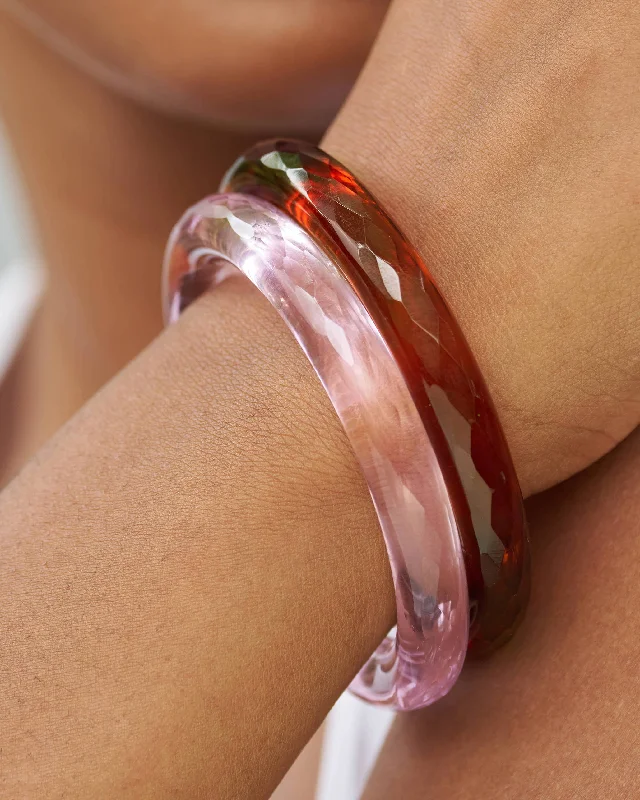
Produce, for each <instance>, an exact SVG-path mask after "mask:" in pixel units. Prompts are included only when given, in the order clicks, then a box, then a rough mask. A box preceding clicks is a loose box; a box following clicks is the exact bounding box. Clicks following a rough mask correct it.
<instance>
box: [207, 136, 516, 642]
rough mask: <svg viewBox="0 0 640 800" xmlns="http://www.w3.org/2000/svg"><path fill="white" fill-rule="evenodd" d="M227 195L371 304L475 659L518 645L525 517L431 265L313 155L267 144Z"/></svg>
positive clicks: (301, 147)
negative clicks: (438, 509)
mask: <svg viewBox="0 0 640 800" xmlns="http://www.w3.org/2000/svg"><path fill="white" fill-rule="evenodd" d="M222 189H223V190H224V191H234V192H244V193H249V194H252V195H255V196H257V197H261V198H263V199H265V200H268V201H269V202H271V203H273V204H274V205H276V206H278V207H279V208H281V209H282V210H284V211H286V212H287V213H288V214H290V215H291V216H293V217H294V218H295V219H296V220H297V221H298V222H299V223H300V225H301V226H302V227H303V228H305V230H307V231H309V233H310V234H311V235H312V236H313V238H314V239H315V241H316V242H317V243H318V245H319V246H320V247H321V248H322V249H323V250H324V252H326V253H327V254H328V255H330V257H331V258H332V260H333V261H334V263H335V264H337V265H338V268H339V270H340V271H341V273H342V275H343V277H344V279H345V280H346V281H347V282H349V284H350V285H351V286H352V287H353V289H354V290H355V292H356V293H357V294H358V295H359V296H360V297H362V298H363V300H364V303H365V305H366V307H367V309H368V311H369V314H370V315H371V316H372V319H373V320H374V324H375V325H376V327H377V329H378V330H379V332H380V335H381V337H382V338H383V339H384V341H385V343H386V344H387V346H388V347H389V349H390V350H391V352H392V353H393V355H394V357H395V359H396V361H397V363H398V365H399V367H400V370H401V371H402V374H403V376H404V378H405V381H406V384H407V386H408V388H409V391H410V393H411V396H412V398H413V401H414V402H415V404H416V406H417V408H418V410H419V413H420V416H421V418H422V422H423V425H424V427H425V430H426V431H427V433H428V435H429V438H430V441H431V443H432V446H433V448H434V451H435V452H436V454H437V458H438V462H439V464H440V466H441V470H442V474H443V476H444V480H445V482H446V486H447V492H448V496H449V501H450V505H451V508H452V512H453V514H454V517H455V520H456V526H457V528H458V530H459V531H460V536H461V539H462V547H463V553H464V559H465V566H466V571H467V580H468V587H469V600H470V637H469V651H470V653H473V654H476V655H484V654H486V653H489V652H491V651H492V650H493V649H495V647H497V646H499V645H500V644H501V643H502V642H504V641H505V640H506V639H508V638H509V637H510V635H511V634H512V632H513V630H514V629H515V627H516V626H517V623H518V622H519V620H520V619H521V617H522V615H523V612H524V609H525V607H526V603H527V599H528V595H529V581H530V576H529V570H530V562H529V549H528V538H527V528H526V521H525V517H524V507H523V503H522V497H521V494H520V488H519V485H518V481H517V477H516V474H515V470H514V468H513V463H512V461H511V457H510V455H509V451H508V448H507V444H506V440H505V438H504V434H503V432H502V428H501V426H500V423H499V421H498V418H497V415H496V412H495V409H494V406H493V403H492V401H491V398H490V396H489V392H488V390H487V387H486V385H485V382H484V380H483V378H482V375H481V374H480V371H479V369H478V366H477V364H476V362H475V359H474V358H473V356H472V354H471V352H470V350H469V346H468V345H467V343H466V341H465V339H464V336H463V334H462V332H461V330H460V328H459V327H458V325H457V323H456V321H455V320H454V318H453V316H452V314H451V312H450V311H449V309H448V307H447V305H446V303H445V301H444V300H443V298H442V296H441V295H440V293H439V291H438V289H437V287H436V285H435V283H434V281H433V278H432V276H431V273H430V272H429V270H428V268H427V266H426V264H425V263H424V261H423V260H422V259H421V257H420V255H419V254H418V253H417V251H416V250H415V248H413V247H412V245H411V244H410V243H409V242H408V240H407V239H406V238H405V236H404V235H403V234H402V233H401V232H400V230H399V229H398V228H397V226H396V225H395V224H394V223H393V222H392V221H391V219H390V218H389V217H388V216H387V215H386V214H385V212H384V211H383V210H382V208H381V206H380V204H379V203H377V202H376V200H375V198H374V197H373V196H372V195H371V194H370V193H369V192H368V191H367V190H366V189H365V188H364V187H363V186H362V185H361V184H360V183H359V182H358V180H357V179H356V178H355V177H354V176H353V175H352V174H351V173H350V172H349V171H348V170H347V169H346V168H345V167H343V166H342V165H341V164H339V163H338V162H336V161H335V160H333V159H332V158H330V157H329V156H328V155H327V154H326V153H324V152H322V151H321V150H319V149H318V148H316V147H314V146H312V145H307V144H304V143H301V142H295V141H287V140H274V141H270V142H265V143H262V144H259V145H257V146H256V147H255V148H253V149H252V150H250V151H249V152H248V153H246V154H245V155H244V156H243V157H241V158H240V159H238V161H237V162H236V163H235V164H234V165H233V167H232V168H231V169H230V170H229V172H228V174H227V176H226V178H225V180H224V181H223V184H222Z"/></svg>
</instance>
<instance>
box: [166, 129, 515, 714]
mask: <svg viewBox="0 0 640 800" xmlns="http://www.w3.org/2000/svg"><path fill="white" fill-rule="evenodd" d="M223 188H225V189H229V190H233V192H234V193H233V194H224V195H218V196H214V197H211V198H208V199H206V200H204V201H202V202H201V203H200V204H198V205H197V206H195V207H194V208H193V209H191V210H190V211H188V212H187V214H186V215H185V216H184V217H183V219H182V220H181V222H180V223H179V224H178V225H177V226H176V228H175V229H174V232H173V234H172V237H171V240H170V243H169V247H168V250H167V258H166V263H165V276H164V280H165V286H164V299H165V313H166V316H167V318H168V319H170V320H173V319H175V318H176V317H177V316H178V315H179V313H180V312H181V310H182V309H183V308H184V307H185V306H186V305H188V304H189V302H191V300H193V299H194V298H195V297H196V296H198V294H199V293H201V292H202V291H204V290H205V289H206V288H208V287H211V286H213V285H215V284H216V283H218V282H219V281H220V280H223V279H224V278H225V277H226V276H227V275H229V274H230V273H232V272H235V271H237V270H240V272H242V273H243V274H245V275H246V276H247V277H248V278H249V279H250V280H251V281H252V282H253V283H254V284H255V285H256V286H257V287H258V288H259V289H260V290H261V291H262V293H263V294H264V295H265V296H266V297H267V299H268V300H269V301H270V302H271V303H272V304H273V305H274V306H275V307H276V308H277V309H278V311H279V312H280V314H281V316H282V317H283V318H284V320H285V321H286V322H287V324H288V325H289V327H290V328H291V330H292V331H293V333H294V335H295V336H296V338H297V339H298V341H299V342H300V344H301V346H302V347H303V349H304V350H305V352H306V353H307V355H308V357H309V359H310V361H311V363H312V364H313V366H314V368H315V370H316V372H317V373H318V375H319V377H320V379H321V380H322V382H323V384H324V386H325V388H326V390H327V392H328V394H329V397H330V398H331V400H332V402H333V404H334V407H335V408H336V411H337V412H338V415H339V416H340V419H341V421H342V423H343V425H344V427H345V431H346V432H347V435H348V437H349V439H350V441H351V444H352V446H353V449H354V452H355V455H356V457H357V458H358V461H359V463H360V465H361V468H362V470H363V473H364V476H365V478H366V480H367V482H368V485H369V488H370V491H371V495H372V499H373V501H374V504H375V507H376V510H377V512H378V516H379V519H380V524H381V528H382V532H383V534H384V537H385V542H386V545H387V550H388V553H389V557H390V561H391V566H392V574H393V578H394V583H395V588H396V599H397V607H398V622H397V632H396V631H394V632H391V633H390V635H389V636H388V637H387V638H386V639H385V641H384V642H383V643H382V644H381V646H380V647H379V648H378V649H377V651H376V652H375V653H374V654H373V656H372V657H371V659H370V660H369V661H368V663H367V664H366V665H365V667H364V668H363V670H362V671H361V672H360V674H359V675H358V677H357V678H356V680H355V681H354V683H353V685H352V690H353V691H354V692H355V693H356V694H358V695H360V696H361V697H364V698H365V699H367V700H370V701H372V702H377V703H385V704H391V705H393V706H395V707H396V708H399V709H413V708H419V707H421V706H424V705H428V704H429V703H431V702H433V701H434V700H436V699H438V698H439V697H441V696H442V695H443V694H445V693H446V692H447V691H448V690H449V689H450V688H451V686H452V685H453V683H454V682H455V680H456V678H457V676H458V674H459V671H460V669H461V667H462V663H463V661H464V658H465V653H466V651H467V645H469V648H470V650H471V651H472V652H473V651H475V652H477V653H482V652H488V651H489V650H490V649H492V648H493V647H495V646H496V645H497V644H499V643H500V642H502V641H504V640H505V639H506V638H507V637H508V636H509V635H510V633H511V632H512V630H513V629H514V627H515V625H516V623H517V621H518V619H519V618H520V616H521V614H522V611H523V609H524V606H525V603H526V597H527V592H528V566H529V564H528V550H527V538H526V528H525V525H524V516H523V510H522V501H521V498H520V494H519V490H518V485H517V481H516V478H515V473H514V470H513V466H512V464H511V461H510V459H509V454H508V451H507V448H506V444H505V441H504V437H503V435H502V431H501V429H500V426H499V423H498V421H497V418H496V416H495V412H494V410H493V407H492V405H491V402H490V399H489V396H488V393H487V391H486V388H485V386H484V384H483V381H482V378H481V376H480V374H479V372H478V368H477V366H476V365H475V362H474V360H473V358H472V357H471V354H470V353H469V350H468V347H467V345H466V343H465V341H464V339H463V337H462V335H461V333H460V331H459V329H458V328H457V326H456V325H455V323H454V321H453V319H452V317H451V314H450V312H449V311H448V309H447V307H446V305H445V304H444V302H443V301H442V298H441V297H440V295H439V294H438V292H437V290H436V288H435V286H434V284H433V281H432V280H431V277H430V275H429V273H428V272H427V270H426V268H425V267H424V264H423V263H422V262H421V261H420V259H419V257H418V256H417V254H416V252H415V251H414V250H413V249H412V248H411V246H410V245H409V244H408V243H407V242H406V240H405V239H404V238H403V237H402V235H401V234H400V233H399V231H398V230H397V228H396V227H395V226H394V225H393V223H391V221H390V220H389V219H388V217H386V215H384V213H383V212H382V211H381V210H380V209H379V207H378V206H377V204H376V203H375V201H374V200H373V199H372V198H371V196H370V195H369V194H368V193H367V192H366V190H364V189H363V187H361V186H360V185H359V184H358V183H357V181H356V180H355V178H354V177H353V176H352V175H350V174H349V173H348V172H347V171H346V170H345V169H344V168H343V167H341V166H340V165H338V164H336V162H334V161H332V160H331V159H330V158H329V157H328V156H327V155H326V154H324V153H322V152H321V151H319V150H317V149H316V148H311V147H309V146H307V145H300V144H298V143H291V142H273V143H267V144H265V145H261V146H258V147H257V148H256V149H254V150H253V151H251V152H250V153H248V154H247V155H246V156H245V157H243V158H242V159H240V160H239V161H238V162H237V163H236V165H234V167H233V168H232V170H231V171H230V173H229V174H228V176H227V178H226V179H225V184H224V186H223Z"/></svg>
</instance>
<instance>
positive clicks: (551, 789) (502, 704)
mask: <svg viewBox="0 0 640 800" xmlns="http://www.w3.org/2000/svg"><path fill="white" fill-rule="evenodd" d="M639 473H640V436H639V435H638V432H636V433H635V434H634V435H633V436H632V437H631V439H630V440H629V441H627V442H625V444H623V445H621V447H620V448H619V449H617V450H616V451H615V452H614V453H612V454H611V455H610V456H608V457H607V458H606V459H605V460H603V461H601V462H599V463H598V464H597V465H595V466H594V467H592V468H591V469H590V470H589V471H588V472H586V473H584V474H583V475H580V476H578V477H576V478H574V479H573V480H572V481H570V482H569V483H566V484H564V485H562V486H559V487H557V488H556V489H553V490H551V491H549V492H547V493H546V494H545V495H541V496H540V497H539V498H536V499H535V501H533V502H531V503H530V512H531V513H530V520H531V525H532V535H533V542H534V569H535V582H534V592H533V597H532V602H531V607H530V609H529V614H528V617H527V621H526V623H525V625H524V627H523V629H522V631H521V632H520V634H519V635H518V636H517V637H516V639H515V640H514V641H513V642H511V644H510V645H509V647H507V648H505V649H504V650H503V651H502V652H501V653H499V654H498V655H497V657H496V658H494V659H493V660H492V661H491V662H487V663H486V664H478V665H473V666H471V667H469V668H467V669H466V670H465V672H464V673H463V677H462V679H461V681H460V682H459V683H458V685H457V686H456V688H455V689H454V691H453V692H452V693H451V694H450V695H449V696H448V697H447V698H446V700H445V701H443V702H442V703H439V704H438V705H436V706H434V707H432V708H431V709H427V710H425V711H424V712H419V713H417V714H412V715H409V716H403V717H401V718H398V720H397V722H396V723H395V727H394V729H393V730H392V732H391V734H390V736H389V739H388V741H387V743H386V744H385V747H384V748H383V751H382V754H381V756H380V759H379V762H378V764H377V766H376V769H375V770H374V772H373V774H372V776H371V778H370V782H369V786H368V790H367V791H366V792H365V796H364V800H383V798H389V797H402V798H403V800H423V798H425V796H428V797H433V798H438V799H439V798H445V797H446V798H447V800H463V798H464V800H467V798H469V800H470V799H471V798H475V800H489V798H496V797H500V798H502V797H505V798H507V797H508V798H512V797H518V798H522V800H533V798H540V797H544V798H545V800H567V798H572V799H573V798H580V800H596V798H597V800H616V799H617V798H621V797H634V796H636V794H637V791H638V755H639V753H640V740H639V739H638V725H637V720H638V712H639V711H640V702H639V701H638V691H639V689H640V678H639V677H638V639H639V638H640V620H639V619H638V614H637V613H636V609H637V600H638V581H639V579H640V569H639V567H638V564H639V563H640V524H639V523H638V517H639V512H640V485H639V483H638V474H639Z"/></svg>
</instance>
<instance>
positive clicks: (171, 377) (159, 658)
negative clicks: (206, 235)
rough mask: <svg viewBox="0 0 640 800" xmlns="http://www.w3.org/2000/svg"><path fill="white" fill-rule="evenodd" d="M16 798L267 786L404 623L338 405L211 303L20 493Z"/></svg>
mask: <svg viewBox="0 0 640 800" xmlns="http://www.w3.org/2000/svg"><path fill="white" fill-rule="evenodd" d="M0 503H1V507H0V518H1V519H2V537H1V539H0V548H1V555H0V570H1V574H0V607H1V608H2V614H1V616H0V624H1V627H2V631H1V633H0V636H1V639H2V642H3V647H2V650H1V653H0V659H1V660H0V676H1V681H2V686H1V688H0V718H1V719H2V720H3V724H2V733H1V734H0V739H1V745H0V746H1V748H2V759H1V761H0V794H2V796H6V797H14V798H18V797H31V796H34V794H37V795H38V797H41V798H48V797H52V798H53V797H58V796H61V795H62V794H63V793H65V796H82V797H84V798H89V797H96V798H97V797H106V796H110V797H120V798H123V799H124V798H127V797H132V798H134V797H135V798H141V797H153V798H162V797H172V798H174V797H195V796H211V795H215V796H216V797H221V798H222V797H239V796H244V797H263V796H267V795H268V794H269V793H270V791H271V790H272V789H273V788H274V787H275V786H276V784H277V783H278V780H279V778H280V777H281V776H282V774H283V773H284V771H285V770H286V769H287V767H288V766H289V764H290V763H291V761H292V760H293V758H294V756H295V754H296V753H297V752H298V750H299V749H300V748H301V747H302V745H303V744H304V742H305V741H306V740H307V739H308V738H309V736H310V735H311V733H312V732H313V730H314V729H315V727H316V726H317V725H318V724H319V723H320V721H321V719H322V718H323V716H324V714H326V712H327V711H328V709H329V708H330V706H331V704H332V703H333V702H334V700H335V699H336V697H337V696H338V694H339V693H340V692H341V691H342V690H343V689H344V688H345V686H346V684H347V682H348V681H349V680H350V678H351V677H352V675H353V674H354V672H355V671H356V669H357V668H358V667H359V666H360V664H361V663H362V662H363V661H364V659H365V658H366V657H367V656H368V655H369V653H370V652H371V651H372V650H373V649H374V648H375V646H376V645H377V643H378V642H379V641H380V639H381V638H382V636H383V635H384V633H385V632H386V630H387V629H388V628H389V626H390V625H391V623H392V618H393V607H394V606H393V592H392V588H391V583H390V578H389V577H388V566H387V560H386V556H385V553H384V546H383V544H382V538H381V536H380V535H379V533H378V529H377V524H376V521H375V514H374V512H373V509H372V508H371V505H370V501H369V498H368V494H367V491H366V488H365V486H364V485H363V481H362V479H361V478H360V475H359V472H358V469H357V467H356V466H355V464H354V462H353V456H352V455H351V452H350V450H349V447H348V445H347V443H346V440H345V438H344V436H343V434H342V432H341V428H340V425H339V422H338V420H337V418H336V417H335V415H334V412H333V410H332V408H331V406H330V404H329V402H328V400H327V399H326V397H325V396H324V393H323V390H322V388H321V386H320V384H319V382H318V381H317V379H316V377H315V375H314V374H313V372H312V370H311V369H310V367H309V366H308V364H307V363H306V361H305V359H304V356H303V355H302V353H301V352H299V349H298V346H297V344H296V343H295V342H294V341H293V339H292V338H291V337H290V335H289V334H288V332H287V331H286V329H285V328H284V326H283V325H282V323H281V322H280V320H279V319H278V318H277V316H276V315H275V312H273V311H272V310H271V309H270V308H269V307H268V306H267V304H266V303H265V302H264V301H263V300H262V299H261V298H260V297H259V296H256V293H255V292H254V291H253V290H249V289H248V288H246V287H242V288H241V287H237V286H236V287H230V288H223V289H221V290H220V291H219V292H218V293H216V295H214V296H212V297H210V298H205V299H204V301H203V302H201V303H200V304H198V305H197V306H196V307H194V309H193V310H192V311H190V312H189V313H188V314H187V315H185V318H184V319H183V320H182V321H181V322H180V323H179V324H178V325H177V326H176V327H175V328H173V329H171V330H169V331H168V332H167V333H166V334H165V335H164V336H163V337H161V339H160V340H158V342H156V343H155V344H154V345H153V346H152V347H151V348H150V349H149V350H147V351H146V352H145V353H143V354H142V355H141V356H140V357H139V359H137V360H136V361H135V362H134V363H133V364H132V365H131V366H130V367H129V368H128V369H127V370H126V371H125V372H124V373H123V374H122V375H121V376H119V377H118V378H117V379H116V380H115V381H113V382H112V383H111V384H110V385H109V386H107V387H106V389H105V390H104V391H103V392H102V393H101V394H99V395H98V396H97V397H96V398H95V399H94V400H93V401H92V402H91V403H90V404H89V405H88V406H87V407H86V408H85V409H84V410H83V411H82V412H81V413H80V414H79V415H78V416H77V417H76V418H75V419H74V420H73V421H72V422H71V423H70V424H69V425H68V426H67V427H66V428H65V429H63V431H62V432H61V434H60V435H59V436H58V437H57V438H55V439H54V440H53V441H52V442H51V443H50V444H49V445H48V446H47V447H46V448H45V450H44V451H43V452H41V454H40V455H39V456H38V458H37V459H36V460H35V461H34V462H32V463H31V464H30V465H29V466H28V467H27V469H26V470H24V471H23V473H22V474H21V475H20V476H19V477H18V478H17V479H16V480H15V481H14V482H13V484H11V485H10V486H9V488H8V489H7V490H6V491H5V493H4V494H3V495H2V497H1V499H0Z"/></svg>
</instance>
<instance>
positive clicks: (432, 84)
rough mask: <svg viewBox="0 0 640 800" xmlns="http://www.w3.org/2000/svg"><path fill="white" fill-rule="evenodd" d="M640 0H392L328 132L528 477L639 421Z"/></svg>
mask: <svg viewBox="0 0 640 800" xmlns="http://www.w3.org/2000/svg"><path fill="white" fill-rule="evenodd" d="M639 34H640V5H638V3H636V2H634V0H624V1H623V2H618V3H614V4H611V3H609V4H602V3H600V2H592V0H578V2H572V3H570V4H569V5H567V4H566V3H562V2H557V0H544V1H543V2H537V3H530V2H521V0H446V1H445V2H441V1H440V0H432V1H430V2H424V1H423V0H396V1H395V2H394V3H393V4H392V6H391V9H390V11H389V15H388V18H387V21H386V22H385V26H384V29H383V32H382V34H381V36H380V38H379V40H378V42H377V44H376V47H375V48H374V51H373V53H372V56H371V58H370V60H369V62H368V64H367V66H366V67H365V69H364V71H363V73H362V75H361V77H360V79H359V81H358V83H357V85H356V87H355V89H354V91H353V92H352V94H351V96H350V98H349V101H348V102H347V103H346V104H345V106H344V108H343V110H342V112H341V113H340V115H339V116H338V118H337V120H336V122H335V123H334V125H333V127H332V129H331V130H330V131H329V134H328V136H327V137H326V140H325V142H326V147H327V149H328V150H329V152H331V153H333V154H334V155H335V156H336V157H337V158H339V159H341V160H342V161H344V162H345V163H346V164H347V165H348V166H349V167H350V168H351V169H352V170H353V171H354V172H355V173H356V174H357V175H358V176H359V177H360V178H361V179H362V180H363V181H364V182H365V183H366V184H367V185H368V186H369V188H370V189H371V190H372V191H373V192H374V193H375V194H377V195H378V196H379V197H380V199H381V200H382V201H383V202H384V204H385V206H386V207H387V209H388V210H389V211H390V212H391V214H392V215H393V217H394V219H395V220H396V221H397V222H398V223H399V224H400V225H401V227H402V228H403V229H404V230H406V231H407V233H408V234H409V235H410V237H411V239H412V241H413V242H414V244H416V245H417V246H418V248H419V249H420V251H421V253H422V254H423V256H424V257H425V260H426V262H427V264H428V266H429V268H430V269H431V270H432V272H433V273H434V275H435V277H436V280H437V283H438V285H439V286H440V288H441V289H442V291H443V294H444V296H445V298H446V299H447V301H448V302H449V304H450V305H451V306H452V307H453V310H454V312H455V314H456V316H457V318H458V320H459V321H460V323H461V325H462V328H463V331H464V333H465V335H466V337H467V339H468V340H469V342H470V344H471V349H472V350H473V352H474V354H475V355H476V357H477V359H478V361H479V362H480V366H481V368H482V370H483V372H484V375H485V378H486V379H487V381H488V383H489V387H490V389H491V391H492V394H493V397H494V400H495V401H496V403H497V405H498V407H499V409H500V414H501V420H502V423H503V426H504V428H505V431H506V433H507V438H508V439H509V444H510V447H511V451H512V454H513V457H514V461H515V464H516V469H517V471H518V474H519V477H520V481H521V485H522V487H523V490H524V492H525V494H530V493H532V492H535V491H539V490H541V489H543V488H545V487H548V486H550V485H553V484H555V483H556V482H558V481H559V480H561V479H563V478H566V477H568V476H569V475H571V474H573V473H574V472H576V471H577V470H579V469H582V468H583V467H585V466H587V465H588V464H590V463H591V462H592V461H593V460H595V459H596V458H597V457H599V456H600V455H602V454H603V453H605V452H607V451H608V450H609V449H610V448H611V447H612V446H613V445H615V443H616V442H618V441H620V439H621V438H623V437H624V436H625V435H626V434H627V433H628V432H629V431H630V430H632V429H633V428H634V427H635V425H637V424H638V422H639V421H640V398H639V390H640V280H639V279H638V275H639V273H638V259H639V258H640V255H639V253H640V205H638V202H637V186H638V182H639V181H640V167H639V162H638V158H637V152H638V148H639V147H640V133H639V131H640V127H639V126H638V124H637V121H638V118H639V117H640V92H638V78H637V76H638V71H639V70H640V35H639Z"/></svg>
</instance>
